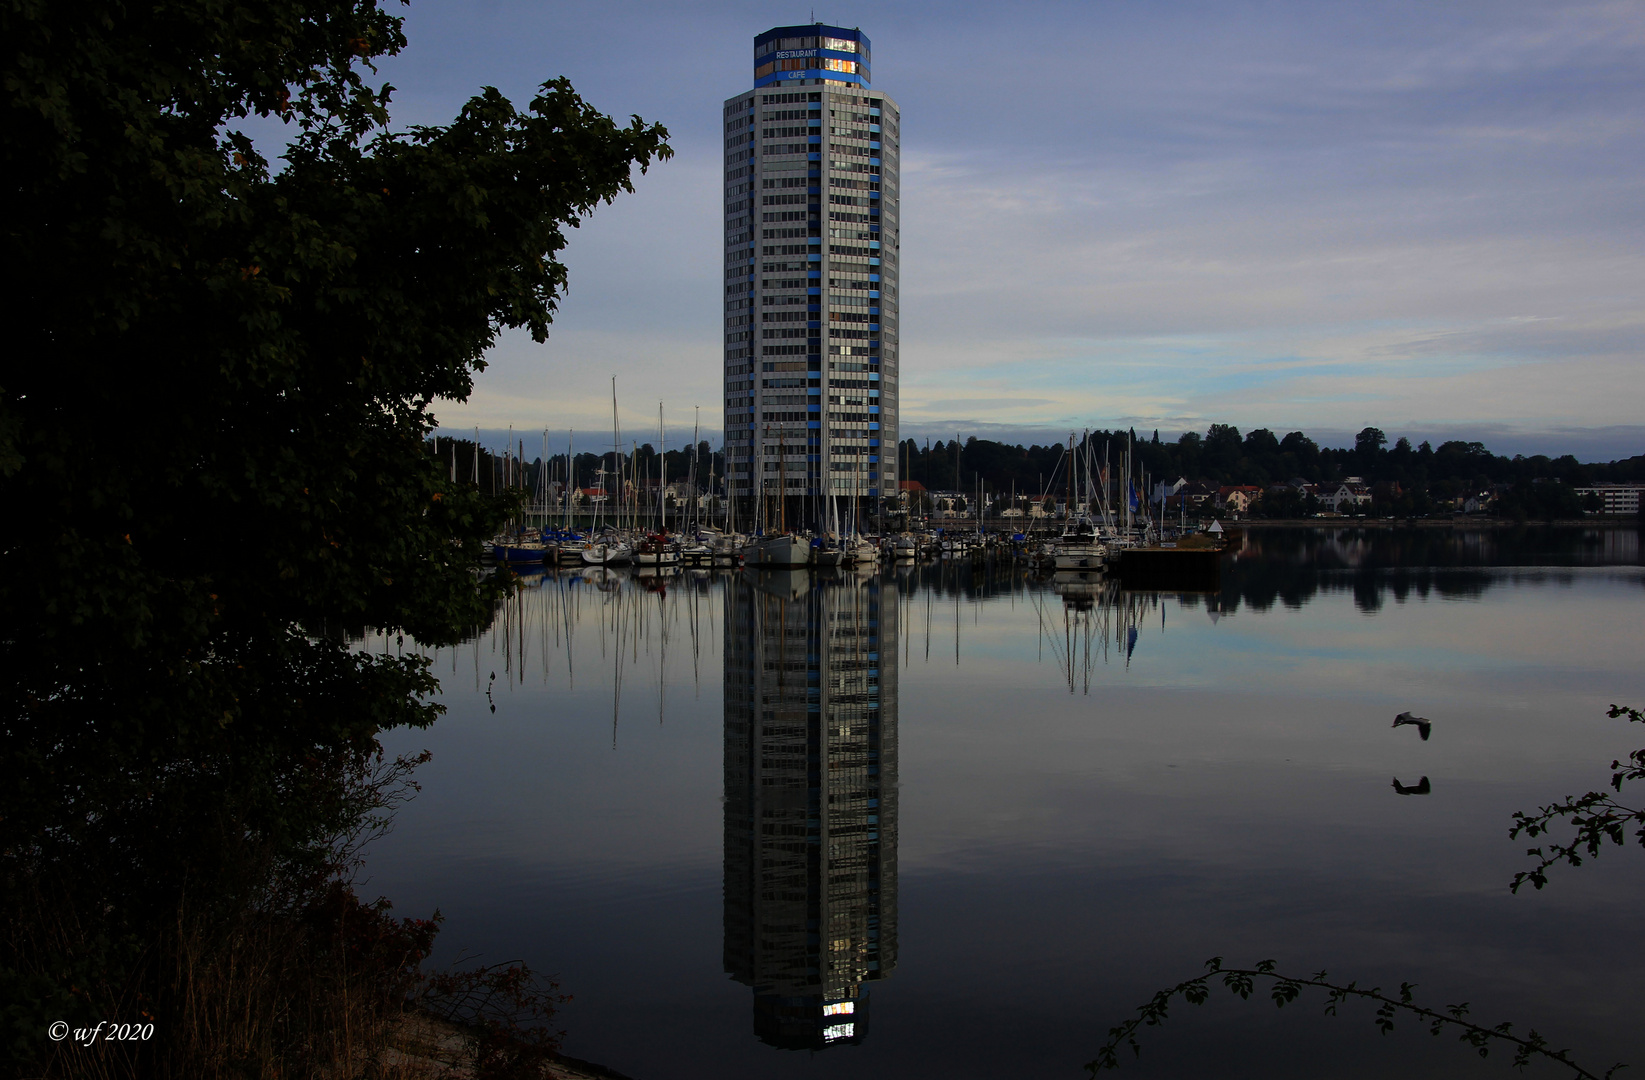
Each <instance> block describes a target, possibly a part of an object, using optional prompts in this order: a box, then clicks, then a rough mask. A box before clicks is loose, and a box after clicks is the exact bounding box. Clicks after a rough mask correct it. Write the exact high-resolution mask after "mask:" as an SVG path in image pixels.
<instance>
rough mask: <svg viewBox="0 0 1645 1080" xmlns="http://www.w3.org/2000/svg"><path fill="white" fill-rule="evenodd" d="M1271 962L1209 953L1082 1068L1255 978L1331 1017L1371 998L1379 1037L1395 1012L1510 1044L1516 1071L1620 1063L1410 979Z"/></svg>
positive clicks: (1434, 1029) (1112, 1062)
mask: <svg viewBox="0 0 1645 1080" xmlns="http://www.w3.org/2000/svg"><path fill="white" fill-rule="evenodd" d="M1277 966H1278V965H1276V964H1275V962H1274V961H1272V960H1264V961H1262V962H1260V963H1259V964H1257V966H1256V967H1254V968H1225V967H1223V966H1222V957H1220V956H1213V957H1212V958H1211V959H1209V960H1207V961H1206V962H1205V967H1206V971H1205V973H1204V974H1203V975H1200V976H1198V977H1196V978H1193V979H1188V980H1185V981H1183V982H1180V983H1178V984H1177V985H1175V986H1173V987H1171V988H1170V989H1167V990H1161V991H1160V992H1159V993H1157V994H1155V995H1154V996H1153V997H1152V998H1151V999H1150V1000H1148V1001H1147V1002H1145V1003H1144V1004H1142V1005H1140V1006H1138V1008H1137V1015H1135V1016H1133V1017H1132V1018H1131V1019H1129V1020H1127V1021H1126V1022H1125V1023H1123V1024H1121V1025H1119V1026H1118V1027H1113V1028H1109V1029H1108V1041H1107V1042H1106V1043H1104V1044H1103V1045H1102V1048H1101V1049H1099V1050H1098V1051H1097V1056H1096V1058H1095V1059H1094V1060H1092V1061H1089V1062H1087V1063H1086V1065H1085V1068H1086V1070H1087V1071H1088V1072H1090V1073H1091V1075H1092V1076H1095V1075H1096V1074H1097V1073H1099V1072H1103V1071H1106V1070H1108V1069H1117V1068H1119V1064H1120V1059H1119V1050H1120V1048H1121V1047H1122V1046H1128V1047H1130V1049H1131V1052H1132V1054H1133V1056H1136V1055H1140V1054H1141V1053H1142V1046H1141V1044H1140V1043H1139V1042H1138V1041H1137V1030H1138V1029H1139V1028H1143V1027H1158V1026H1160V1025H1162V1024H1163V1023H1165V1020H1166V1018H1167V1016H1168V1015H1169V1014H1170V1008H1171V1004H1172V1002H1173V1001H1175V1000H1176V999H1177V998H1179V997H1180V998H1182V999H1183V1000H1184V1001H1186V1002H1187V1003H1188V1004H1190V1005H1203V1004H1204V1003H1205V1001H1206V999H1207V998H1209V997H1210V996H1211V991H1212V989H1213V988H1214V987H1215V985H1216V984H1217V983H1218V982H1220V983H1221V984H1222V985H1223V986H1225V987H1227V988H1228V990H1229V992H1230V993H1232V994H1235V995H1237V996H1238V997H1239V998H1240V999H1242V1000H1248V999H1249V998H1250V997H1251V995H1252V994H1253V993H1255V992H1256V986H1257V980H1259V979H1266V980H1268V981H1269V982H1270V983H1271V985H1270V987H1269V990H1268V996H1269V998H1270V999H1271V1000H1272V1001H1273V1003H1274V1005H1275V1006H1276V1007H1278V1008H1284V1007H1285V1006H1286V1005H1288V1004H1290V1003H1291V1002H1293V1001H1296V1000H1297V999H1298V998H1299V997H1301V996H1302V993H1303V991H1304V990H1308V989H1316V990H1323V991H1324V992H1325V1015H1327V1016H1336V1015H1337V1008H1338V1006H1340V1005H1343V1004H1345V1003H1347V1002H1348V1001H1350V1000H1353V999H1359V1000H1364V1001H1370V1002H1375V1003H1376V1005H1377V1010H1376V1014H1375V1023H1376V1026H1377V1028H1378V1029H1379V1030H1381V1032H1382V1034H1384V1035H1386V1034H1388V1033H1389V1032H1391V1031H1393V1030H1394V1018H1395V1017H1396V1016H1399V1015H1401V1014H1405V1015H1409V1016H1413V1017H1416V1018H1417V1019H1419V1020H1422V1021H1424V1022H1425V1023H1427V1024H1428V1033H1429V1034H1430V1035H1439V1034H1441V1033H1442V1032H1445V1031H1455V1032H1457V1037H1458V1038H1459V1039H1460V1040H1461V1041H1462V1042H1465V1043H1467V1044H1468V1045H1469V1046H1472V1047H1474V1048H1475V1049H1476V1050H1478V1051H1479V1056H1480V1057H1487V1056H1489V1055H1490V1052H1491V1047H1492V1046H1493V1045H1500V1044H1506V1045H1508V1046H1511V1047H1512V1048H1513V1051H1514V1060H1513V1064H1514V1067H1515V1068H1518V1069H1523V1068H1524V1067H1525V1066H1526V1065H1528V1064H1530V1063H1531V1062H1532V1061H1533V1060H1547V1061H1552V1062H1555V1063H1557V1064H1559V1065H1562V1066H1564V1067H1565V1068H1567V1069H1569V1070H1571V1075H1572V1076H1573V1077H1578V1078H1581V1080H1604V1078H1608V1077H1610V1076H1611V1075H1613V1074H1614V1073H1615V1072H1616V1071H1617V1070H1618V1069H1621V1068H1623V1067H1624V1066H1623V1065H1622V1064H1621V1063H1620V1062H1619V1063H1618V1064H1615V1065H1612V1066H1611V1067H1610V1068H1609V1069H1607V1070H1606V1071H1605V1072H1604V1073H1595V1072H1591V1071H1589V1070H1588V1069H1585V1068H1583V1067H1582V1066H1581V1065H1578V1064H1577V1063H1576V1062H1574V1061H1572V1060H1571V1058H1570V1051H1568V1050H1554V1049H1552V1048H1550V1047H1549V1045H1548V1040H1547V1039H1545V1038H1543V1037H1542V1036H1541V1035H1539V1034H1537V1032H1536V1031H1535V1030H1534V1029H1532V1030H1529V1031H1527V1032H1526V1033H1525V1034H1524V1035H1523V1036H1521V1035H1516V1034H1514V1031H1513V1025H1512V1024H1510V1023H1502V1024H1497V1025H1495V1026H1494V1027H1487V1026H1485V1025H1483V1024H1476V1023H1474V1022H1473V1021H1471V1020H1469V1019H1468V1003H1467V1002H1463V1003H1462V1004H1460V1005H1447V1006H1445V1008H1444V1009H1443V1010H1439V1009H1430V1008H1427V1007H1426V1006H1422V1005H1418V1004H1417V1003H1416V1001H1415V1000H1414V997H1413V994H1412V991H1414V990H1415V989H1416V985H1415V984H1414V983H1400V984H1399V993H1398V996H1390V995H1388V994H1384V993H1383V992H1382V988H1381V987H1377V986H1373V987H1370V988H1366V987H1362V986H1360V985H1359V984H1357V983H1352V982H1351V983H1348V984H1346V985H1342V984H1339V983H1334V982H1330V981H1328V980H1327V978H1326V972H1323V971H1316V972H1314V974H1313V975H1311V976H1307V977H1300V976H1294V975H1285V974H1283V973H1281V972H1280V971H1278V970H1277Z"/></svg>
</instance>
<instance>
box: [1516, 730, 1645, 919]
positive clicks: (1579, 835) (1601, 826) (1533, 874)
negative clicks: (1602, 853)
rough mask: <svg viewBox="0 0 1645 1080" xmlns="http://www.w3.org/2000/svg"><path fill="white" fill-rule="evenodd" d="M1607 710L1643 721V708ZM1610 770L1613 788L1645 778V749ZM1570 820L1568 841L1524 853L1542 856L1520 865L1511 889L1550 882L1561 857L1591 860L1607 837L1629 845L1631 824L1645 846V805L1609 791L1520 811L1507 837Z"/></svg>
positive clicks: (1540, 832)
mask: <svg viewBox="0 0 1645 1080" xmlns="http://www.w3.org/2000/svg"><path fill="white" fill-rule="evenodd" d="M1606 715H1607V716H1609V717H1612V718H1613V719H1614V718H1616V717H1619V716H1626V717H1627V718H1628V719H1629V720H1631V721H1633V722H1634V723H1636V724H1637V723H1645V712H1641V710H1639V709H1630V708H1628V707H1627V706H1624V705H1612V706H1611V707H1610V710H1609V711H1608V712H1607V713H1606ZM1611 770H1612V772H1611V788H1612V790H1613V791H1615V792H1617V793H1618V794H1620V793H1621V791H1622V784H1623V782H1624V781H1627V780H1641V779H1645V749H1642V750H1635V751H1634V752H1633V753H1632V754H1629V755H1628V762H1627V764H1624V763H1623V762H1622V761H1620V760H1618V761H1613V762H1611ZM1566 820H1568V821H1569V822H1570V824H1571V825H1573V826H1575V828H1576V834H1575V835H1574V836H1573V837H1572V838H1571V840H1570V841H1569V842H1568V843H1558V842H1552V843H1547V844H1545V845H1544V846H1542V847H1534V848H1527V849H1526V851H1525V854H1527V855H1531V856H1534V857H1536V858H1537V859H1538V860H1540V861H1539V862H1538V863H1537V865H1536V866H1535V867H1534V868H1533V869H1530V870H1521V871H1520V872H1519V873H1517V874H1515V875H1514V880H1513V883H1512V884H1510V885H1509V886H1508V888H1509V889H1510V890H1511V891H1513V892H1516V893H1517V892H1519V888H1520V886H1521V885H1524V884H1525V883H1526V882H1530V883H1531V884H1532V885H1534V886H1535V887H1537V888H1538V889H1540V888H1542V887H1543V886H1544V885H1546V884H1548V874H1547V871H1548V868H1549V867H1550V866H1553V865H1555V864H1556V863H1562V862H1563V863H1569V864H1570V865H1572V866H1581V865H1582V858H1583V856H1584V855H1586V856H1587V857H1588V858H1590V859H1591V858H1595V857H1597V856H1598V855H1599V850H1600V848H1602V847H1603V846H1604V845H1605V841H1607V840H1609V841H1610V842H1611V843H1613V844H1618V845H1622V844H1626V843H1627V836H1626V833H1627V830H1628V829H1629V828H1630V827H1633V826H1638V829H1637V830H1636V831H1635V832H1634V836H1635V837H1636V838H1637V839H1638V841H1639V843H1640V846H1641V847H1645V808H1640V809H1635V808H1634V807H1630V806H1624V805H1623V804H1622V803H1619V802H1617V801H1616V799H1615V797H1614V796H1613V795H1612V794H1611V793H1610V792H1605V791H1590V792H1588V794H1586V795H1581V796H1574V795H1567V796H1565V799H1564V801H1562V802H1557V803H1550V804H1549V805H1547V806H1543V807H1539V808H1538V810H1537V812H1536V813H1534V814H1527V813H1525V812H1524V811H1523V810H1516V811H1515V812H1514V827H1513V828H1512V829H1510V830H1509V831H1508V837H1509V838H1510V839H1517V838H1518V837H1519V835H1520V834H1521V833H1523V834H1524V835H1526V836H1529V837H1533V838H1534V837H1538V836H1549V835H1550V834H1551V832H1552V829H1553V827H1554V825H1555V823H1557V822H1560V821H1566Z"/></svg>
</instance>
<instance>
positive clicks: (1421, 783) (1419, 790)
mask: <svg viewBox="0 0 1645 1080" xmlns="http://www.w3.org/2000/svg"><path fill="white" fill-rule="evenodd" d="M1432 790H1434V789H1433V788H1432V787H1431V786H1429V784H1428V778H1427V777H1426V776H1424V777H1423V778H1422V779H1421V780H1418V781H1417V782H1416V783H1414V784H1402V783H1400V782H1399V777H1397V776H1396V777H1394V791H1395V792H1396V793H1398V794H1400V795H1426V794H1428V793H1429V792H1430V791H1432Z"/></svg>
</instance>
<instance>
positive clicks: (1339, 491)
mask: <svg viewBox="0 0 1645 1080" xmlns="http://www.w3.org/2000/svg"><path fill="white" fill-rule="evenodd" d="M1313 496H1314V498H1316V499H1318V500H1319V505H1320V507H1321V508H1322V509H1323V508H1326V507H1329V508H1330V510H1331V511H1332V512H1333V513H1338V514H1341V513H1344V512H1352V511H1354V510H1357V509H1359V508H1360V507H1361V506H1370V505H1371V489H1370V488H1368V487H1366V486H1365V485H1364V484H1363V483H1361V482H1359V478H1358V477H1349V478H1348V479H1347V480H1342V481H1339V482H1337V483H1334V484H1315V485H1314V488H1313Z"/></svg>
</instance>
